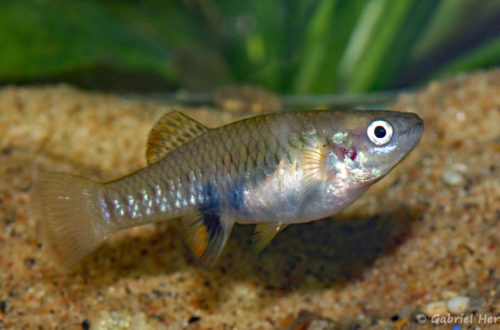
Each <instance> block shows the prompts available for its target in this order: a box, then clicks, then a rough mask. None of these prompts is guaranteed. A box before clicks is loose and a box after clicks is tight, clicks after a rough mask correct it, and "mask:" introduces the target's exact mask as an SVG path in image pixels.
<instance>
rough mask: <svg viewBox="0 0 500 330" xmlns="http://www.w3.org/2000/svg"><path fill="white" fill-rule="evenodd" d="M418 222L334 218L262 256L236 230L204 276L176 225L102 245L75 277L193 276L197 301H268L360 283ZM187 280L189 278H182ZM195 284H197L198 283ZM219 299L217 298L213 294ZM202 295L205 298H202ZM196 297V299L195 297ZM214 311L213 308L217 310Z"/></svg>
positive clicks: (415, 217)
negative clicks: (250, 290) (241, 297)
mask: <svg viewBox="0 0 500 330" xmlns="http://www.w3.org/2000/svg"><path fill="white" fill-rule="evenodd" d="M420 218H421V214H419V213H418V212H416V211H413V210H412V209H407V208H405V207H404V206H395V207H394V209H391V210H387V211H386V212H385V213H380V214H374V215H371V216H352V215H349V216H342V215H340V216H338V217H336V218H335V219H325V220H321V221H316V222H312V223H309V224H302V225H294V226H290V227H289V228H287V229H286V230H284V231H283V232H282V233H280V234H279V235H278V236H277V237H276V238H275V239H274V241H273V242H272V243H271V244H270V245H269V246H268V247H267V248H266V249H265V250H264V251H262V252H261V253H260V254H257V253H256V252H255V251H254V249H253V246H252V244H251V235H252V230H253V226H235V228H234V230H233V233H232V237H231V239H230V240H229V242H228V244H227V246H226V248H225V251H224V252H223V255H222V257H221V258H220V260H219V261H218V262H217V263H216V265H215V266H214V267H213V268H211V269H208V270H203V269H200V268H197V266H196V262H195V260H194V259H193V258H192V257H191V255H190V253H189V251H188V250H187V248H186V247H185V246H184V243H183V239H182V237H181V235H180V230H179V229H178V228H176V226H175V225H171V224H170V225H169V224H159V225H158V226H157V228H156V230H152V231H151V234H150V235H149V234H146V235H142V236H141V237H126V238H124V239H122V240H119V241H118V242H116V243H113V244H106V245H104V246H103V247H102V248H100V249H99V250H98V251H97V252H96V253H95V254H94V255H93V256H92V257H90V258H89V260H87V261H86V262H85V263H84V264H83V265H82V266H81V267H79V269H77V270H76V271H75V275H76V277H80V278H83V279H85V282H86V283H88V284H89V285H90V286H93V287H99V288H101V287H103V286H107V285H110V284H112V283H114V282H116V281H118V280H120V279H124V278H145V277H148V276H158V275H162V274H169V273H172V272H177V271H181V270H186V269H188V268H189V269H190V271H193V272H195V274H196V275H195V276H196V278H197V279H200V281H199V285H200V286H203V287H205V288H207V289H206V290H205V289H201V290H196V291H198V292H199V294H198V295H199V297H198V298H199V299H200V301H203V300H214V299H215V301H212V303H211V305H212V306H213V307H214V309H217V307H215V306H216V305H217V300H219V299H223V298H221V297H224V296H225V295H226V294H230V293H229V292H225V291H227V290H231V288H232V284H233V283H235V282H240V281H251V282H252V283H253V284H254V285H255V286H256V287H257V289H258V290H259V292H261V293H262V292H265V295H267V296H279V295H283V294H286V293H289V292H292V291H296V290H299V291H309V290H321V289H324V288H328V287H331V286H342V285H344V284H345V283H347V282H349V281H352V280H355V279H358V278H360V276H362V274H363V272H364V271H365V270H366V269H369V268H370V266H372V265H373V263H374V262H375V261H376V259H377V258H380V257H382V256H384V255H388V254H391V253H393V252H394V250H395V249H396V248H397V247H398V246H399V245H400V244H402V243H403V242H404V241H405V240H406V239H407V238H408V237H409V235H410V233H411V227H412V225H414V223H415V222H417V221H419V219H420ZM186 276H191V275H186ZM196 282H198V281H196ZM214 291H216V292H214ZM207 292H210V294H208V296H207V294H206V293H207ZM195 297H196V294H195ZM214 305H215V306H214Z"/></svg>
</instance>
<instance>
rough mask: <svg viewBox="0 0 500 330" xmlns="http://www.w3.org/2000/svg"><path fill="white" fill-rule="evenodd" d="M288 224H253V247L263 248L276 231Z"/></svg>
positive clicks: (258, 249) (259, 249)
mask: <svg viewBox="0 0 500 330" xmlns="http://www.w3.org/2000/svg"><path fill="white" fill-rule="evenodd" d="M287 226H288V225H282V224H275V223H262V224H258V225H257V226H255V232H254V235H253V241H254V244H255V249H256V250H257V251H261V250H262V249H263V248H265V247H266V246H267V245H268V244H269V243H270V242H271V241H272V239H273V238H274V236H276V234H277V233H279V232H280V231H282V230H283V229H285V228H286V227H287Z"/></svg>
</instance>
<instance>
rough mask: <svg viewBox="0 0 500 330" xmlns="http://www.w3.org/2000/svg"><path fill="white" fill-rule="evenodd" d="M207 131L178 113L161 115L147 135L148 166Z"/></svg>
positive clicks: (206, 128)
mask: <svg viewBox="0 0 500 330" xmlns="http://www.w3.org/2000/svg"><path fill="white" fill-rule="evenodd" d="M209 129H210V128H208V127H206V126H204V125H202V124H200V123H199V122H197V121H196V120H194V119H193V118H191V117H188V116H186V115H185V114H183V113H181V112H178V111H172V112H169V113H167V114H165V115H163V116H162V117H161V118H160V119H159V120H158V121H157V122H156V124H155V126H154V127H153V129H152V130H151V132H150V133H149V137H148V147H147V150H146V160H147V162H148V164H152V163H155V162H157V161H159V160H160V159H162V158H163V157H165V156H166V155H167V154H168V153H169V152H170V151H172V150H175V149H177V148H179V147H180V146H181V145H183V144H184V143H186V142H188V141H191V140H192V139H194V138H195V137H197V136H200V135H201V134H203V133H204V132H206V131H208V130H209Z"/></svg>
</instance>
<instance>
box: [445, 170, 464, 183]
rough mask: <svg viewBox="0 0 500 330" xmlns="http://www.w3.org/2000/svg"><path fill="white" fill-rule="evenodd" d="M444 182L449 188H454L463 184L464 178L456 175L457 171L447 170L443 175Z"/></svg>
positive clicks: (458, 174)
mask: <svg viewBox="0 0 500 330" xmlns="http://www.w3.org/2000/svg"><path fill="white" fill-rule="evenodd" d="M443 179H444V182H446V183H447V184H449V185H451V186H456V185H459V184H461V183H462V182H464V177H463V176H462V174H460V173H458V172H457V171H454V170H448V171H446V173H444V177H443Z"/></svg>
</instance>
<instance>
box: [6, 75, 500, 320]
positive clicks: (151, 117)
mask: <svg viewBox="0 0 500 330" xmlns="http://www.w3.org/2000/svg"><path fill="white" fill-rule="evenodd" d="M391 108H392V109H398V110H402V111H412V112H416V113H418V114H420V115H421V116H422V117H423V118H424V120H425V123H426V131H425V133H424V137H423V139H422V141H421V143H420V145H419V146H418V148H417V149H416V150H415V151H414V152H413V153H412V154H411V155H410V156H409V157H408V158H407V159H405V160H404V162H403V163H401V164H400V165H399V166H398V167H397V168H396V169H394V171H393V172H392V173H391V174H390V175H389V176H388V177H386V178H385V179H384V180H382V181H381V182H379V183H378V184H377V185H375V186H374V187H372V188H371V189H370V191H369V192H368V193H367V194H365V195H364V196H363V197H362V198H361V199H359V200H358V201H357V202H356V203H355V204H353V205H352V206H351V207H349V208H348V209H347V210H345V211H344V212H343V213H342V214H340V215H337V216H334V217H333V219H328V220H323V221H318V222H314V223H311V224H304V225H295V226H291V227H289V228H287V229H286V230H285V231H284V232H282V233H281V234H279V235H278V236H277V237H276V238H275V240H274V241H273V242H272V244H271V245H270V246H269V247H267V248H266V249H265V250H264V251H263V252H262V253H261V254H259V255H256V254H255V252H254V251H253V248H252V246H251V232H252V227H251V226H237V227H236V228H235V230H234V231H233V235H232V237H231V239H230V240H229V243H228V246H227V247H226V250H225V252H224V253H223V256H222V258H221V260H219V262H218V263H217V264H216V266H215V267H214V268H213V269H211V270H208V271H206V270H202V269H200V268H198V267H197V266H196V265H195V262H194V260H193V258H192V257H191V256H190V253H189V252H188V250H187V249H186V247H185V245H184V243H183V241H182V238H181V235H180V230H179V228H178V227H177V225H176V224H175V222H172V223H162V224H159V225H156V226H153V225H150V226H145V227H141V228H134V229H131V230H128V231H126V232H122V233H120V234H118V235H116V236H115V237H113V238H112V239H111V240H110V241H108V242H107V243H106V244H105V245H104V246H103V247H102V248H100V249H99V250H98V251H97V252H96V253H94V254H93V255H92V256H91V257H89V258H88V259H87V260H86V261H85V262H84V263H83V264H82V265H81V267H80V268H78V270H77V271H76V272H75V273H73V274H69V275H68V274H63V273H61V272H60V271H59V270H58V269H57V268H56V267H55V266H54V264H53V263H52V262H51V261H50V259H48V258H47V257H46V254H45V250H44V248H43V247H42V245H41V243H40V241H39V236H38V235H37V228H36V227H37V225H36V222H35V219H33V217H32V216H31V212H30V208H29V205H30V199H31V196H30V191H31V187H32V182H33V178H34V177H35V176H36V174H37V173H39V172H41V171H60V172H69V173H73V174H79V175H83V176H88V177H92V178H94V179H98V180H108V179H112V178H116V177H118V176H121V175H125V174H127V173H129V172H131V171H133V170H135V169H138V168H140V167H142V166H144V165H145V159H144V154H145V144H146V138H147V134H148V132H149V130H150V128H151V127H152V126H153V124H154V122H155V121H156V119H157V118H158V117H159V116H160V115H161V114H162V113H164V112H166V111H169V110H170V109H172V108H171V107H168V106H165V105H159V104H155V103H152V102H145V101H137V100H132V99H127V98H120V97H115V96H109V95H103V94H94V93H86V92H82V91H78V90H75V89H73V88H69V87H65V86H59V87H47V88H45V87H33V88H4V89H2V90H0V132H1V136H0V178H1V179H0V269H1V272H0V328H12V327H15V328H21V327H25V328H30V329H34V328H38V327H39V326H41V327H43V328H53V327H55V326H56V325H58V326H60V327H61V328H68V329H69V328H83V329H88V328H90V329H105V328H127V327H130V328H135V329H136V328H144V329H157V328H160V329H161V328H171V329H180V328H186V327H188V328H194V329H206V328H212V329H220V328H226V329H232V328H238V329H271V328H290V329H292V328H295V329H329V328H334V327H340V328H344V327H351V328H357V327H362V328H366V327H369V326H371V327H376V328H380V327H392V326H394V327H397V328H413V327H415V326H417V325H418V321H422V319H421V317H422V315H423V314H421V313H422V311H425V312H426V313H427V321H425V324H426V325H427V326H432V323H431V318H432V315H433V314H434V313H436V312H439V313H444V314H443V315H446V313H447V312H448V310H451V311H454V310H455V309H456V308H453V306H451V307H450V299H451V301H454V302H455V303H459V302H462V305H463V304H465V305H464V306H465V312H466V314H464V315H463V316H464V317H465V316H471V318H470V319H465V320H464V319H454V320H453V321H450V323H448V324H460V323H467V322H468V321H469V320H470V321H471V322H472V324H474V325H477V326H480V327H481V328H487V327H492V328H493V327H495V324H494V322H495V319H494V317H495V316H496V317H498V318H497V320H496V327H500V70H495V71H490V72H483V73H475V74H471V75H467V76H460V77H457V78H454V79H451V80H447V81H445V82H435V83H432V84H430V85H429V86H428V87H427V88H426V89H425V90H424V91H422V92H421V93H418V94H415V95H402V96H401V97H400V100H399V101H398V103H396V104H394V105H393V106H391ZM177 109H180V110H182V111H185V112H186V113H188V114H189V115H191V116H193V117H195V118H197V119H199V120H200V121H201V122H203V123H206V124H208V125H209V126H218V125H221V124H223V123H227V122H231V121H232V120H235V119H237V118H238V117H239V116H241V115H236V114H231V113H227V112H226V113H222V112H220V111H217V110H215V109H209V108H201V109H200V108H198V109H194V108H189V109H187V108H179V107H177ZM455 296H460V297H461V298H459V299H455V298H453V297H455ZM460 299H461V300H460ZM464 301H466V303H464ZM446 302H448V306H447V305H446ZM443 308H444V310H443ZM446 309H448V310H446ZM469 313H472V314H469ZM452 315H453V314H452ZM457 315H461V314H460V313H459V314H457ZM480 317H484V318H480ZM486 317H492V318H491V319H488V318H486ZM488 320H491V322H489V323H488ZM446 322H448V321H446ZM467 325H468V323H467Z"/></svg>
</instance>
